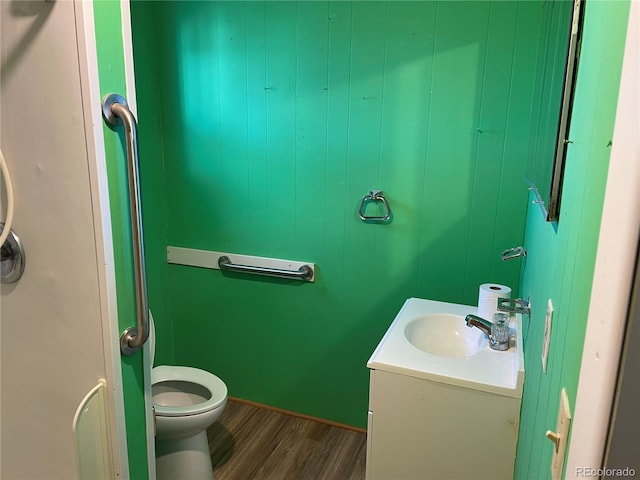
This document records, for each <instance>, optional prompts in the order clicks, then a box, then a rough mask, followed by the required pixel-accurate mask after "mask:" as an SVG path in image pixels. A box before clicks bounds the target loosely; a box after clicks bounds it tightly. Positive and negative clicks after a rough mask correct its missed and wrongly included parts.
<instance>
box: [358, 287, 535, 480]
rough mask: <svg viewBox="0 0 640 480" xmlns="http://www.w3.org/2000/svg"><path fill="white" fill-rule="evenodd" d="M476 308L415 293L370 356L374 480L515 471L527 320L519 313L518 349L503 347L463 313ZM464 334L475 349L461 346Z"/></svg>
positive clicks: (472, 479)
mask: <svg viewBox="0 0 640 480" xmlns="http://www.w3.org/2000/svg"><path fill="white" fill-rule="evenodd" d="M476 312H477V308H476V307H472V306H466V305H456V304H449V303H444V302H435V301H430V300H423V299H416V298H411V299H409V300H407V301H406V302H405V304H404V305H403V307H402V309H401V310H400V312H399V313H398V315H397V317H396V319H395V320H394V322H393V323H392V324H391V326H390V327H389V329H388V330H387V333H386V334H385V336H384V337H383V338H382V340H381V341H380V343H379V344H378V347H377V348H376V350H375V351H374V353H373V355H372V356H371V358H370V359H369V362H368V363H367V366H368V368H369V369H370V389H369V416H368V428H367V466H366V478H367V480H430V479H433V480H446V479H451V480H465V479H469V480H481V479H487V480H500V479H505V480H511V479H512V478H513V470H514V463H515V453H516V442H517V438H518V423H519V417H520V404H521V399H522V389H523V383H524V358H523V354H522V353H523V352H522V341H521V339H520V338H519V334H520V318H519V316H515V317H514V318H513V319H512V320H513V321H512V324H511V327H512V336H511V339H510V348H509V349H508V350H507V351H504V352H499V351H495V350H491V348H490V347H489V345H488V342H485V343H483V344H481V345H478V344H477V339H476V338H475V337H473V336H472V335H470V334H469V332H471V331H472V329H469V328H468V327H467V326H466V324H465V323H464V317H465V315H467V314H469V313H472V314H475V313H476ZM447 322H452V323H451V325H449V324H448V323H447ZM459 322H462V325H463V328H460V325H459ZM418 327H419V328H418ZM416 332H418V334H419V335H420V336H422V338H419V337H417V336H416V335H417V334H416ZM425 335H430V337H429V338H428V341H427V340H425V338H424V336H425ZM465 335H466V336H468V337H469V338H468V339H466V340H465V342H467V341H468V342H472V347H473V348H470V347H469V345H468V344H467V345H462V346H461V345H457V346H456V344H455V342H458V341H459V340H460V337H464V336H465ZM483 335H484V334H483ZM434 340H435V342H434ZM483 341H484V340H483ZM434 352H436V353H434ZM468 352H471V353H468Z"/></svg>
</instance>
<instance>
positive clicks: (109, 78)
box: [92, 1, 149, 480]
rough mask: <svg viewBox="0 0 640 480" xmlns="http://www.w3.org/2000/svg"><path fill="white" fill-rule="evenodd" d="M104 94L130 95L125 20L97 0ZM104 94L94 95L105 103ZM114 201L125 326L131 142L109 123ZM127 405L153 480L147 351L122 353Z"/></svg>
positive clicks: (130, 289)
mask: <svg viewBox="0 0 640 480" xmlns="http://www.w3.org/2000/svg"><path fill="white" fill-rule="evenodd" d="M93 12H94V22H95V34H96V45H97V56H98V74H99V82H100V95H101V98H102V97H104V96H105V95H107V94H109V93H119V94H121V95H124V96H125V97H126V95H127V92H126V85H125V73H124V53H123V45H122V41H118V40H119V39H122V24H121V13H120V3H119V2H114V1H110V2H104V1H96V2H94V4H93ZM101 98H95V99H92V100H93V101H96V102H100V100H101ZM103 130H104V141H105V156H106V162H107V176H108V181H109V203H110V205H109V206H110V214H111V228H112V237H113V238H112V240H113V250H114V251H113V254H114V263H115V275H116V290H117V298H118V302H117V312H118V324H119V330H120V331H124V330H125V329H126V328H128V327H130V326H132V325H135V324H136V312H135V294H134V292H135V290H134V283H133V282H134V281H133V267H132V265H133V259H132V251H131V245H132V241H131V227H130V225H131V223H130V220H129V218H130V217H129V202H128V198H129V195H128V187H127V171H126V157H125V147H124V145H125V143H124V138H123V133H122V128H117V129H114V130H112V129H110V128H109V127H108V126H107V125H106V124H103ZM120 358H121V363H122V387H123V392H122V394H123V396H124V406H125V420H126V432H127V450H128V455H129V475H130V478H131V479H132V480H140V479H146V478H149V471H148V465H147V437H146V416H145V403H144V395H143V384H144V380H143V365H142V354H141V352H139V353H137V354H136V355H132V356H129V357H120Z"/></svg>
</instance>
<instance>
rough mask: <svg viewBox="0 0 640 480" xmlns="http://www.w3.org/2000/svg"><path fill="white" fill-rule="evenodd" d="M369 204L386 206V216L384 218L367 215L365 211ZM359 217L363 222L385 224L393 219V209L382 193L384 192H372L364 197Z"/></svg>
mask: <svg viewBox="0 0 640 480" xmlns="http://www.w3.org/2000/svg"><path fill="white" fill-rule="evenodd" d="M369 202H382V203H383V205H384V209H385V214H384V215H382V216H370V215H369V216H368V215H365V210H366V207H367V204H368V203H369ZM358 216H359V217H360V220H362V221H363V222H376V223H383V222H387V221H389V220H390V219H391V207H390V206H389V202H387V199H386V198H385V197H384V193H383V192H382V190H371V191H369V194H368V195H365V196H364V197H362V201H361V202H360V209H359V210H358Z"/></svg>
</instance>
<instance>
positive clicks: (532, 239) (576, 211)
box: [515, 1, 629, 479]
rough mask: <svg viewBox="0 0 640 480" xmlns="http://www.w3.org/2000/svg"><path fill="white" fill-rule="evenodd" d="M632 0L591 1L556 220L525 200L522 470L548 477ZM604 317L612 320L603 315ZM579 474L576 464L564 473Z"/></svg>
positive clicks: (519, 473) (580, 335)
mask: <svg viewBox="0 0 640 480" xmlns="http://www.w3.org/2000/svg"><path fill="white" fill-rule="evenodd" d="M628 12H629V2H626V1H625V2H613V3H611V2H586V3H585V17H584V34H583V41H582V50H581V54H580V64H579V67H578V75H577V81H576V90H575V97H574V107H573V114H572V118H571V129H570V134H569V138H571V140H573V143H571V144H570V145H569V148H568V150H567V161H566V167H565V175H564V187H563V193H562V195H563V196H562V206H561V209H560V219H559V221H558V223H557V224H551V223H547V222H545V221H544V218H543V216H542V214H541V213H540V209H539V208H538V207H537V206H536V205H531V206H530V207H529V212H528V219H527V224H526V236H525V246H526V248H527V251H528V253H529V255H528V256H527V260H526V266H525V268H524V269H523V275H522V284H521V293H522V295H523V296H525V297H531V303H532V306H533V308H532V314H531V318H530V322H529V323H528V325H527V328H526V329H527V336H526V337H525V338H526V348H525V365H526V368H527V372H526V377H527V378H526V381H525V385H524V397H523V402H522V412H521V418H520V420H521V424H520V435H519V440H518V456H517V459H516V476H515V478H518V479H530V478H550V465H551V458H552V454H553V444H552V443H551V442H550V441H549V440H548V439H547V438H546V437H545V432H546V431H547V430H549V429H551V430H553V429H554V428H555V426H556V418H557V415H558V405H559V403H560V391H561V390H562V388H566V390H567V394H568V398H569V404H570V407H571V411H575V399H576V393H577V388H578V378H579V374H580V362H581V359H582V349H583V344H584V337H585V329H586V323H587V314H588V309H589V298H590V296H591V285H592V282H593V272H594V265H595V257H596V249H597V243H598V235H599V231H600V219H601V216H602V206H603V199H604V189H605V185H606V181H607V169H608V165H609V155H610V152H611V139H612V136H613V126H614V121H615V114H616V104H617V97H618V88H619V84H620V72H621V68H622V57H623V52H624V44H625V35H626V28H627V21H628ZM548 299H551V300H552V302H553V306H554V314H553V324H552V328H551V341H550V349H549V358H548V362H547V372H546V373H544V372H543V371H542V364H541V362H540V356H541V352H542V341H543V336H544V324H545V313H546V305H547V300H548ZM602 320H603V321H606V319H602ZM566 475H567V478H575V477H576V476H577V473H576V472H566Z"/></svg>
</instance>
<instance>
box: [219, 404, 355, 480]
mask: <svg viewBox="0 0 640 480" xmlns="http://www.w3.org/2000/svg"><path fill="white" fill-rule="evenodd" d="M207 436H208V438H209V450H210V451H211V459H212V463H213V471H214V477H215V480H362V479H364V472H365V454H366V434H365V433H361V432H357V431H352V430H348V429H345V428H340V427H336V426H331V425H327V424H324V423H319V422H316V421H313V420H308V419H304V418H299V417H295V416H292V415H287V414H284V413H280V412H274V411H272V410H268V409H265V408H259V407H256V406H253V405H247V404H244V403H240V402H236V401H232V400H229V401H228V402H227V406H226V408H225V411H224V413H223V414H222V416H221V417H220V419H219V420H218V421H217V422H216V423H214V424H213V425H212V426H211V427H210V428H209V429H208V430H207Z"/></svg>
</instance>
